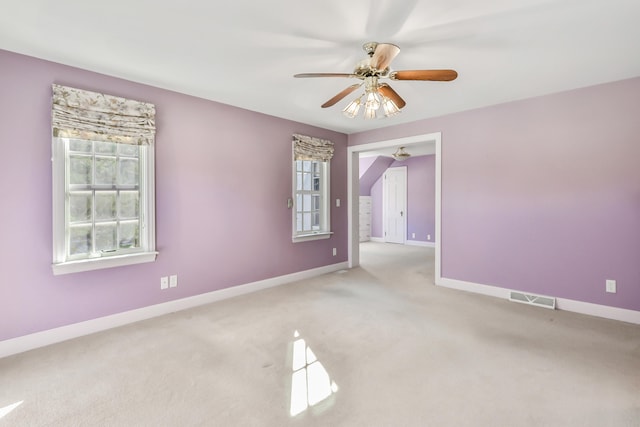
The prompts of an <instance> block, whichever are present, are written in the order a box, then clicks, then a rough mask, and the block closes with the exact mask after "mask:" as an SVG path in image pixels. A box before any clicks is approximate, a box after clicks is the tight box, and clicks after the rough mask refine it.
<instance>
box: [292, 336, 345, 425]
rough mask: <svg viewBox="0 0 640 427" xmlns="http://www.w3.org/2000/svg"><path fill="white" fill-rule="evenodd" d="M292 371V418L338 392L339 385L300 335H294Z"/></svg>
mask: <svg viewBox="0 0 640 427" xmlns="http://www.w3.org/2000/svg"><path fill="white" fill-rule="evenodd" d="M293 336H294V338H295V339H296V340H295V341H294V342H293V354H292V358H291V359H292V365H291V370H292V371H293V373H292V374H291V411H290V412H291V416H292V417H294V416H296V415H298V414H301V413H303V412H304V411H306V410H307V409H308V408H309V407H312V406H315V405H317V404H319V403H320V402H322V401H325V400H326V399H327V398H329V397H330V396H332V394H334V393H336V392H337V391H338V385H337V384H336V383H335V381H332V380H331V378H330V377H329V373H328V372H327V370H326V369H325V368H324V366H322V363H320V361H319V360H318V358H317V357H316V355H315V354H314V353H313V351H312V350H311V348H310V347H309V346H308V345H307V343H306V342H305V340H304V339H303V338H300V333H299V332H298V331H295V333H294V334H293Z"/></svg>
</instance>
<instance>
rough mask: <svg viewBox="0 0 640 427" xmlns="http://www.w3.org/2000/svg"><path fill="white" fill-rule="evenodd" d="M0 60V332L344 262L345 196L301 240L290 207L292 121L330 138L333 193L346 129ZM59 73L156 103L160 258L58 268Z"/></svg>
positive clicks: (5, 56)
mask: <svg viewBox="0 0 640 427" xmlns="http://www.w3.org/2000/svg"><path fill="white" fill-rule="evenodd" d="M0 64H1V66H0V77H1V78H0V87H1V89H0V93H1V94H2V96H0V124H1V126H0V128H1V129H2V132H0V147H2V152H3V156H2V159H1V160H0V162H2V167H0V200H2V202H1V203H2V209H0V227H1V230H0V231H1V235H2V247H3V256H2V258H1V261H0V262H1V263H2V273H3V275H2V280H1V281H0V340H4V339H8V338H13V337H17V336H21V335H25V334H29V333H32V332H37V331H42V330H47V329H51V328H54V327H58V326H63V325H68V324H71V323H76V322H80V321H84V320H88V319H92V318H97V317H101V316H105V315H110V314H114V313H119V312H123V311H126V310H131V309H136V308H140V307H144V306H149V305H153V304H158V303H162V302H165V301H168V300H172V299H179V298H184V297H188V296H192V295H197V294H201V293H206V292H210V291H214V290H217V289H222V288H227V287H230V286H234V285H239V284H244V283H249V282H253V281H257V280H261V279H266V278H270V277H276V276H280V275H284V274H288V273H293V272H296V271H302V270H307V269H311V268H315V267H320V266H323V265H328V264H333V263H337V262H342V261H346V256H347V206H346V203H343V204H342V207H340V208H336V207H335V203H332V204H331V206H332V208H331V215H332V218H331V223H332V229H333V231H334V232H335V234H334V235H333V236H332V237H331V238H330V239H327V240H321V241H314V242H304V243H297V244H293V243H292V242H291V210H289V209H287V205H286V201H287V198H288V197H290V195H291V135H292V134H293V133H302V134H307V135H312V136H317V137H321V138H327V139H330V140H332V141H333V142H334V143H335V145H336V153H335V158H334V160H333V161H332V165H331V174H332V175H331V195H332V199H335V198H340V199H342V200H343V201H346V200H347V189H346V142H347V137H346V135H343V134H339V133H336V132H331V131H327V130H322V129H319V128H314V127H311V126H308V125H303V124H300V123H295V122H291V121H287V120H282V119H278V118H275V117H270V116H266V115H263V114H258V113H253V112H250V111H246V110H242V109H238V108H235V107H230V106H227V105H222V104H218V103H215V102H210V101H206V100H203V99H200V98H195V97H191V96H187V95H182V94H179V93H175V92H170V91H166V90H161V89H158V88H154V87H150V86H145V85H140V84H136V83H133V82H129V81H124V80H120V79H116V78H112V77H108V76H105V75H101V74H96V73H92V72H88V71H84V70H80V69H76V68H72V67H67V66H63V65H59V64H55V63H51V62H46V61H42V60H38V59H35V58H30V57H26V56H22V55H17V54H13V53H9V52H6V51H1V50H0ZM54 82H55V83H59V84H63V85H67V86H74V87H79V88H84V89H88V90H93V91H97V92H105V93H109V94H112V95H117V96H124V97H129V98H132V99H138V100H144V101H149V102H152V103H155V104H156V108H157V127H158V132H157V138H156V206H157V207H156V209H157V211H156V216H157V222H156V228H157V248H158V250H159V252H160V255H159V256H158V259H157V261H156V262H154V263H149V264H141V265H135V266H127V267H120V268H112V269H107V270H98V271H93V272H84V273H77V274H70V275H64V276H55V277H54V276H53V274H52V271H51V257H52V255H51V251H52V249H51V247H52V231H51V162H50V159H51V84H52V83H54ZM333 247H335V248H337V249H338V256H336V257H333V256H332V250H331V249H332V248H333ZM171 274H178V276H179V285H178V287H177V288H175V289H169V290H163V291H161V290H160V277H161V276H166V275H171Z"/></svg>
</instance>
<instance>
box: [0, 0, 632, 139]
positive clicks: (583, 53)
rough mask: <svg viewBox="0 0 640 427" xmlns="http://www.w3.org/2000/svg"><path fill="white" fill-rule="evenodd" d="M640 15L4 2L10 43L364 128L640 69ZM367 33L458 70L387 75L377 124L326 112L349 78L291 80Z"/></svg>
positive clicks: (330, 66) (388, 0) (621, 1)
mask: <svg viewBox="0 0 640 427" xmlns="http://www.w3.org/2000/svg"><path fill="white" fill-rule="evenodd" d="M639 21H640V1H638V0H518V1H514V0H484V1H478V0H429V1H426V0H424V1H422V0H405V1H402V0H368V1H367V0H347V1H345V0H322V1H304V0H274V1H265V2H261V1H258V0H233V1H225V2H223V1H220V0H218V1H216V0H182V1H181V2H177V1H174V2H160V1H157V0H110V1H102V2H99V1H90V0H63V1H51V0H3V1H2V13H1V14H0V49H6V50H9V51H14V52H18V53H24V54H27V55H31V56H35V57H38V58H43V59H48V60H52V61H56V62H60V63H63V64H68V65H73V66H77V67H81V68H84V69H88V70H93V71H97V72H101V73H104V74H108V75H112V76H117V77H122V78H125V79H128V80H133V81H136V82H141V83H146V84H150V85H153V86H158V87H161V88H166V89H171V90H175V91H179V92H183V93H187V94H191V95H195V96H199V97H202V98H207V99H211V100H214V101H218V102H222V103H225V104H230V105H234V106H238V107H242V108H246V109H249V110H253V111H258V112H262V113H266V114H270V115H274V116H277V117H283V118H287V119H291V120H295V121H299V122H303V123H308V124H312V125H316V126H320V127H323V128H328V129H333V130H336V131H341V132H345V133H354V132H359V131H364V130H368V129H374V128H380V127H384V126H391V125H395V124H399V123H406V122H410V121H415V120H420V119H423V118H427V117H434V116H439V115H443V114H448V113H452V112H456V111H463V110H468V109H472V108H477V107H482V106H486V105H492V104H497V103H501V102H505V101H511V100H516V99H522V98H528V97H532V96H537V95H542V94H547V93H553V92H558V91H562V90H567V89H574V88H578V87H584V86H590V85H594V84H598V83H605V82H609V81H615V80H621V79H625V78H630V77H636V76H640V46H639V43H640V24H639V23H638V22H639ZM369 41H377V42H389V43H394V44H397V45H398V46H400V48H401V49H402V51H401V52H400V54H399V55H398V57H396V59H395V60H394V62H393V63H392V64H391V68H392V69H394V70H402V69H433V68H453V69H455V70H457V71H458V73H459V77H458V79H457V80H455V81H453V82H410V81H395V82H394V81H389V83H390V84H391V85H392V87H393V88H394V89H395V90H396V91H397V92H398V93H399V94H400V95H401V96H402V97H403V98H404V99H405V100H406V101H407V106H406V107H405V108H404V110H403V112H402V114H400V115H399V116H396V117H393V118H382V119H377V120H364V119H363V118H362V117H358V118H356V119H348V118H346V117H344V116H343V115H342V113H341V109H342V108H343V107H344V106H345V105H346V103H348V101H349V100H350V99H351V98H353V97H354V96H353V95H352V96H349V97H347V98H345V99H344V100H343V101H341V102H340V103H338V104H337V105H335V106H333V107H331V108H327V109H321V108H320V105H321V104H322V103H324V102H325V101H327V100H328V99H329V98H331V97H333V95H335V94H336V93H338V92H340V91H341V90H342V89H344V88H346V87H347V86H349V85H351V84H353V80H351V79H343V78H315V79H294V78H293V77H292V76H293V74H296V73H303V72H345V73H350V72H351V71H353V68H354V66H355V64H356V62H357V61H359V60H361V59H364V58H365V57H366V55H365V53H364V51H363V50H362V49H361V46H362V44H363V43H365V42H369ZM0 66H1V64H0ZM0 69H1V67H0Z"/></svg>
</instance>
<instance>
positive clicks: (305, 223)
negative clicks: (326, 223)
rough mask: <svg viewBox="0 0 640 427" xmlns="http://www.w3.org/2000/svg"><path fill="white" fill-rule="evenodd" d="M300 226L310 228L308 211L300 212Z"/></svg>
mask: <svg viewBox="0 0 640 427" xmlns="http://www.w3.org/2000/svg"><path fill="white" fill-rule="evenodd" d="M302 228H303V229H304V230H311V214H310V213H303V214H302Z"/></svg>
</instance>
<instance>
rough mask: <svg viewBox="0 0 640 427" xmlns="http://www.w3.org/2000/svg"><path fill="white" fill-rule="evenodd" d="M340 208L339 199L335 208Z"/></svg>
mask: <svg viewBox="0 0 640 427" xmlns="http://www.w3.org/2000/svg"><path fill="white" fill-rule="evenodd" d="M339 207H340V199H336V208H339Z"/></svg>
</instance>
